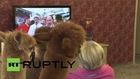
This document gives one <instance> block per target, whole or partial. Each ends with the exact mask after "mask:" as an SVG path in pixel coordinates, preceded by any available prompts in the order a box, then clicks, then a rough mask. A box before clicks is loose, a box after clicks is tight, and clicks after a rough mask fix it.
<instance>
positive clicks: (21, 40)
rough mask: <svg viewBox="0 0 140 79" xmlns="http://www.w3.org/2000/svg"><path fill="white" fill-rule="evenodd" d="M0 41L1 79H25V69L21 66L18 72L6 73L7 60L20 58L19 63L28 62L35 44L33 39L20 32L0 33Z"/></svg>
mask: <svg viewBox="0 0 140 79" xmlns="http://www.w3.org/2000/svg"><path fill="white" fill-rule="evenodd" d="M0 39H1V40H2V41H3V42H4V49H3V53H2V66H1V67H2V68H1V79H26V68H23V67H22V65H21V66H20V71H19V72H7V66H6V63H7V58H20V62H23V61H26V60H29V55H30V54H31V52H33V48H34V47H35V44H36V41H35V39H34V38H33V37H31V36H29V35H28V34H26V33H23V32H21V31H13V32H6V33H4V32H0Z"/></svg>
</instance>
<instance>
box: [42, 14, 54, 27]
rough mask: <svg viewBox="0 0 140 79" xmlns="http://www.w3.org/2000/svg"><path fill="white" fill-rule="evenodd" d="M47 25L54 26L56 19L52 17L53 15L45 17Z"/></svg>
mask: <svg viewBox="0 0 140 79" xmlns="http://www.w3.org/2000/svg"><path fill="white" fill-rule="evenodd" d="M44 21H45V26H47V27H54V20H53V18H52V16H47V17H46V18H45V19H44Z"/></svg>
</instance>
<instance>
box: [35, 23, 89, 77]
mask: <svg viewBox="0 0 140 79" xmlns="http://www.w3.org/2000/svg"><path fill="white" fill-rule="evenodd" d="M85 35H86V34H85V31H84V29H83V28H82V26H80V25H78V24H75V23H73V22H61V23H60V24H57V25H56V26H55V27H54V28H52V30H51V32H50V34H48V33H47V34H45V33H44V34H43V33H42V34H36V35H35V36H34V37H35V38H36V39H39V40H42V41H48V39H49V40H50V41H49V44H48V48H47V51H46V53H45V55H44V61H50V62H51V61H59V63H57V65H56V68H54V64H52V63H51V65H49V66H45V67H44V68H42V70H41V73H40V77H39V79H66V75H67V72H68V70H69V69H68V68H62V67H61V63H60V62H61V61H62V62H63V66H66V67H69V64H68V62H67V61H69V62H73V59H75V57H76V55H77V54H78V53H79V49H80V45H82V44H83V42H84V40H85Z"/></svg>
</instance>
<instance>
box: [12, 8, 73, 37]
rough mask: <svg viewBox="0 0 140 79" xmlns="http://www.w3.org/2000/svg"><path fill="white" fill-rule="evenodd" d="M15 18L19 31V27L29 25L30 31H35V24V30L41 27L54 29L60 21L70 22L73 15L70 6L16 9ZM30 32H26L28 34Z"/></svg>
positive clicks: (16, 27)
mask: <svg viewBox="0 0 140 79" xmlns="http://www.w3.org/2000/svg"><path fill="white" fill-rule="evenodd" d="M14 18H15V21H14V22H15V29H19V26H22V25H23V24H26V25H29V26H30V29H33V28H31V26H33V25H35V24H36V27H35V26H34V28H39V27H41V26H48V27H53V26H55V24H57V23H58V22H59V21H64V22H65V21H68V20H70V19H71V14H70V7H69V6H63V7H62V6H54V7H53V6H51V7H14ZM27 19H28V21H27ZM25 21H26V23H25ZM23 27H24V26H23ZM30 29H29V30H30ZM29 30H28V31H29ZM28 31H26V32H27V33H28ZM34 31H35V30H34ZM30 35H33V34H30Z"/></svg>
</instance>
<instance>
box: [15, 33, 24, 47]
mask: <svg viewBox="0 0 140 79" xmlns="http://www.w3.org/2000/svg"><path fill="white" fill-rule="evenodd" d="M14 40H15V41H16V42H17V44H19V45H20V44H21V41H22V34H21V33H17V34H16V35H15V37H14Z"/></svg>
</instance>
